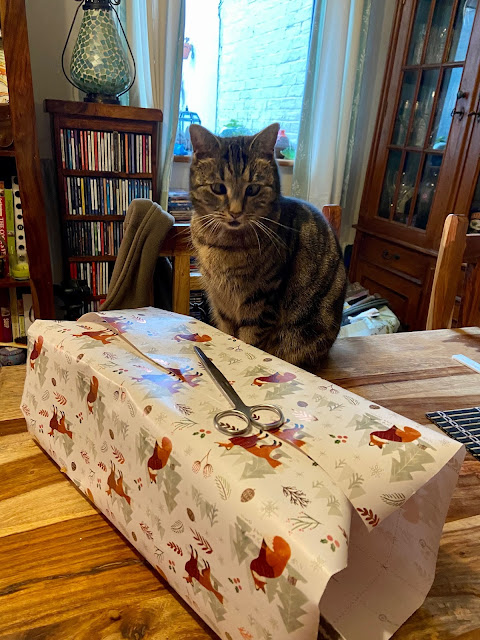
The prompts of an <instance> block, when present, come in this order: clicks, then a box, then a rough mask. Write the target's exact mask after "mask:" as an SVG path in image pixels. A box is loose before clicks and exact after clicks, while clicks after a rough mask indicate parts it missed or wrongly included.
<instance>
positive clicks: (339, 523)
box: [22, 308, 464, 640]
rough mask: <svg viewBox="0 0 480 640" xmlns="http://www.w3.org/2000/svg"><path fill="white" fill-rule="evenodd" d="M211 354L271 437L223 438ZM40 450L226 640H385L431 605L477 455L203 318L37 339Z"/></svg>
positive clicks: (32, 387) (35, 430) (148, 321)
mask: <svg viewBox="0 0 480 640" xmlns="http://www.w3.org/2000/svg"><path fill="white" fill-rule="evenodd" d="M195 345H200V346H201V348H202V349H203V350H204V351H205V353H206V354H207V356H208V357H209V358H211V359H212V360H213V362H214V363H215V364H216V365H217V366H218V367H219V369H220V370H221V371H222V372H223V373H224V374H225V375H226V377H227V378H228V380H229V381H230V382H231V384H232V385H233V386H234V388H235V389H236V390H237V392H238V393H239V395H240V396H241V397H242V399H243V400H244V401H245V402H246V403H247V404H255V403H263V402H272V403H274V404H277V405H279V406H281V408H282V410H283V412H284V414H285V416H286V419H287V422H286V423H285V425H284V426H282V427H280V428H279V429H278V430H277V431H275V432H273V433H268V434H265V433H259V432H257V431H254V432H252V433H250V434H248V435H245V436H232V437H230V436H226V435H223V434H220V433H218V432H217V431H216V430H215V429H214V427H213V416H214V415H215V413H216V412H218V411H220V410H222V409H225V408H227V407H228V401H227V400H226V398H225V397H224V396H223V395H222V394H221V392H220V391H219V390H218V388H217V387H216V385H215V384H214V383H213V381H212V380H211V378H210V376H209V375H208V374H207V373H206V372H205V371H204V370H203V369H202V367H201V365H200V363H199V361H198V359H197V357H196V355H195V353H194V351H193V347H194V346H195ZM22 410H23V412H24V415H25V418H26V420H27V424H28V428H29V431H30V432H31V434H32V435H33V436H34V438H35V439H36V440H37V441H38V442H39V444H40V445H41V446H42V447H43V448H44V449H45V450H46V451H47V453H49V455H50V456H51V457H52V458H53V459H54V461H55V462H56V463H57V464H58V465H59V466H60V467H61V468H62V469H63V470H64V471H65V472H66V473H67V475H68V476H69V477H70V479H71V480H72V481H73V482H74V483H75V484H76V486H77V487H78V488H79V489H80V490H81V491H83V492H84V493H85V494H86V495H87V497H88V498H89V499H90V500H91V501H92V502H94V503H95V505H96V506H97V507H98V508H99V509H100V510H101V511H102V512H103V513H104V514H105V515H106V516H107V517H108V518H109V519H110V521H111V522H112V524H113V525H114V526H115V527H117V528H118V529H119V530H120V531H121V532H122V533H123V535H125V537H126V538H127V539H128V540H129V541H130V542H131V543H132V544H133V545H134V546H135V547H136V548H137V549H138V550H139V551H140V553H142V554H143V555H144V556H145V558H146V559H147V560H148V561H149V562H150V563H151V564H152V565H153V566H154V567H156V569H157V570H158V572H159V573H160V575H161V576H162V577H163V578H164V579H165V580H167V581H168V583H169V584H170V585H171V586H172V587H173V588H174V589H175V590H176V591H177V592H178V593H179V595H180V596H182V598H184V600H185V601H186V602H187V603H188V604H189V605H190V606H191V607H192V608H193V609H194V610H195V611H196V612H197V613H198V614H199V615H200V616H201V617H202V618H203V619H204V620H205V621H206V623H207V624H209V625H210V627H211V628H212V629H213V630H215V632H216V633H217V634H218V635H219V636H220V637H221V638H225V639H226V640H233V639H240V640H253V639H262V640H268V639H270V638H272V639H273V638H275V640H283V639H286V638H288V639H289V640H300V639H301V640H308V639H309V638H312V639H314V638H316V637H317V632H318V624H319V614H320V612H321V613H322V614H323V615H324V616H325V617H326V618H327V619H328V621H329V622H330V623H331V624H332V625H333V626H334V627H335V628H336V629H337V630H338V632H339V633H341V634H342V635H343V637H344V638H346V639H347V640H349V639H351V640H363V639H365V640H377V639H378V640H380V639H382V640H383V639H386V638H389V637H390V636H391V635H392V634H393V633H394V632H395V630H396V629H397V628H398V627H399V626H400V625H401V624H402V623H403V622H404V621H405V620H406V618H407V617H408V616H410V615H411V614H412V613H413V612H414V611H415V610H416V609H417V608H418V607H419V606H420V605H421V604H422V602H423V600H424V598H425V596H426V594H427V593H428V590H429V588H430V586H431V583H432V581H433V578H434V573H435V563H436V556H437V550H438V546H439V540H440V536H441V531H442V526H443V523H444V520H445V515H446V511H447V508H448V504H449V501H450V497H451V494H452V492H453V489H454V487H455V484H456V481H457V478H458V472H459V469H460V465H461V462H462V460H463V456H464V448H463V447H462V446H461V445H460V444H459V443H457V442H455V441H453V440H450V439H449V438H447V437H446V436H445V435H443V434H442V433H441V432H440V431H439V430H436V429H432V428H428V427H424V426H419V425H418V424H416V423H414V422H412V421H410V420H408V419H406V418H403V417H401V416H399V415H398V414H395V413H393V412H391V411H388V410H386V409H384V408H381V407H380V406H378V405H376V404H373V403H371V402H369V401H368V400H365V399H363V398H360V397H358V396H356V395H355V394H352V393H350V392H348V391H345V390H344V389H342V388H340V387H338V386H335V385H333V384H330V383H329V382H327V381H325V380H322V379H320V378H318V377H316V376H314V375H312V374H309V373H307V372H305V371H303V370H301V369H299V368H297V367H295V366H293V365H290V364H288V363H286V362H283V361H281V360H279V359H277V358H275V357H273V356H270V355H269V354H266V353H264V352H262V351H260V350H258V349H256V348H254V347H252V346H250V345H247V344H245V343H242V342H241V341H239V340H237V339H235V338H232V337H231V336H228V335H226V334H223V333H222V332H220V331H218V330H216V329H214V328H212V327H210V326H208V325H206V324H204V323H201V322H199V321H197V320H194V319H193V318H190V317H185V316H180V315H177V314H174V313H169V312H166V311H161V310H158V309H152V308H144V309H136V310H133V311H125V310H123V311H118V312H117V311H108V312H103V313H99V314H87V315H86V316H83V318H81V319H80V320H79V321H78V322H76V323H75V322H52V321H42V320H38V321H36V322H35V323H34V324H33V325H32V326H31V327H30V329H29V352H28V360H27V378H26V383H25V389H24V394H23V399H22Z"/></svg>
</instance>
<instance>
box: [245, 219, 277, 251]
mask: <svg viewBox="0 0 480 640" xmlns="http://www.w3.org/2000/svg"><path fill="white" fill-rule="evenodd" d="M252 223H253V224H254V225H255V226H256V227H258V228H259V229H260V231H263V233H264V234H265V235H266V236H267V238H268V239H269V240H270V242H271V243H272V244H273V246H274V247H275V249H276V251H277V253H278V255H279V256H280V258H281V257H282V254H281V251H280V249H279V248H278V242H277V241H276V238H275V236H274V235H273V234H272V233H271V230H270V229H268V228H267V227H265V225H264V224H263V223H262V222H260V221H259V220H252Z"/></svg>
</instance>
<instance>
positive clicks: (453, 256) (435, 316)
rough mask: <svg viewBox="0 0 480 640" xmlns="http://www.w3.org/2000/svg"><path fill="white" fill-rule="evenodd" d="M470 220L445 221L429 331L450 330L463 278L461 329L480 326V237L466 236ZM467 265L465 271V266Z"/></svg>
mask: <svg viewBox="0 0 480 640" xmlns="http://www.w3.org/2000/svg"><path fill="white" fill-rule="evenodd" d="M467 228H468V218H467V217H466V216H459V215H455V214H450V215H449V216H447V218H446V220H445V224H444V227H443V234H442V239H441V241H440V250H439V252H438V258H437V265H436V268H435V276H434V279H433V286H432V293H431V296H430V306H429V309H428V317H427V326H426V328H427V329H450V327H451V326H452V318H453V311H454V307H455V298H456V296H457V292H458V291H459V286H460V285H461V279H460V278H461V276H462V274H463V275H464V282H463V295H462V298H461V303H460V314H459V318H458V326H459V327H470V326H475V325H478V326H480V234H467ZM463 263H466V267H465V271H464V272H463V270H462V264H463Z"/></svg>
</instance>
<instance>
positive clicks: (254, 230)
mask: <svg viewBox="0 0 480 640" xmlns="http://www.w3.org/2000/svg"><path fill="white" fill-rule="evenodd" d="M248 225H249V227H250V228H251V230H252V231H253V233H254V234H255V235H256V237H257V242H258V253H262V250H261V248H260V238H259V237H258V233H257V231H256V229H255V227H254V226H253V224H252V221H251V220H249V221H248Z"/></svg>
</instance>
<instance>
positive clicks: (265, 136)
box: [250, 122, 280, 157]
mask: <svg viewBox="0 0 480 640" xmlns="http://www.w3.org/2000/svg"><path fill="white" fill-rule="evenodd" d="M279 129H280V125H279V124H278V122H275V123H274V124H271V125H269V126H268V127H267V128H266V129H262V131H260V133H257V135H256V136H254V137H253V140H252V143H251V145H250V149H251V150H252V151H256V152H257V153H260V154H261V155H266V156H272V157H273V149H274V147H275V143H276V142H277V136H278V131H279Z"/></svg>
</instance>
